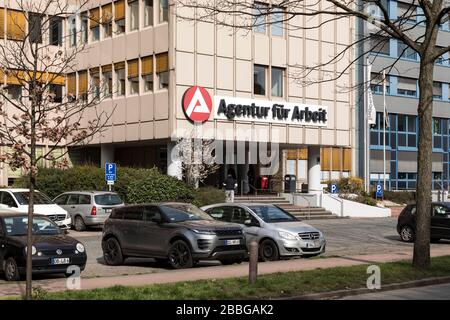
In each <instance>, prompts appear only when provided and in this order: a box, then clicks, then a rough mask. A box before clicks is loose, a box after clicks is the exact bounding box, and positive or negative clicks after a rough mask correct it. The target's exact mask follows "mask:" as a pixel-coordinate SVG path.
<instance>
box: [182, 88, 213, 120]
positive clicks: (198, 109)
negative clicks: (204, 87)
mask: <svg viewBox="0 0 450 320" xmlns="http://www.w3.org/2000/svg"><path fill="white" fill-rule="evenodd" d="M193 112H195V113H210V111H209V108H208V106H207V104H206V101H205V98H203V95H202V93H201V92H200V88H197V89H196V90H195V93H194V96H193V97H192V99H191V102H190V103H189V106H188V107H187V109H186V114H187V115H188V117H190V116H191V114H192V113H193Z"/></svg>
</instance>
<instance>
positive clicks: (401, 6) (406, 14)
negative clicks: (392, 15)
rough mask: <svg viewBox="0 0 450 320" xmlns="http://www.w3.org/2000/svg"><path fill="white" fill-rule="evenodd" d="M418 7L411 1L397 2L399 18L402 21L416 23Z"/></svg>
mask: <svg viewBox="0 0 450 320" xmlns="http://www.w3.org/2000/svg"><path fill="white" fill-rule="evenodd" d="M416 16H417V7H416V6H413V5H411V4H409V3H403V2H397V19H398V20H399V21H400V23H405V22H408V23H416Z"/></svg>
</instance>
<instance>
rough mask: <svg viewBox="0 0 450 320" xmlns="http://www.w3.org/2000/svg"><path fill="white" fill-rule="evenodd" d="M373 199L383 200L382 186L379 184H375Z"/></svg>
mask: <svg viewBox="0 0 450 320" xmlns="http://www.w3.org/2000/svg"><path fill="white" fill-rule="evenodd" d="M375 197H376V198H381V199H382V198H383V185H382V184H380V183H378V184H377V191H376V194H375Z"/></svg>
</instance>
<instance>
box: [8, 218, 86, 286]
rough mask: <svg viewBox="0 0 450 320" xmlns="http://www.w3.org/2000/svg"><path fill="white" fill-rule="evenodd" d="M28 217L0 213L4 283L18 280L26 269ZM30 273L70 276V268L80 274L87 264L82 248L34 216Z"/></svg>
mask: <svg viewBox="0 0 450 320" xmlns="http://www.w3.org/2000/svg"><path fill="white" fill-rule="evenodd" d="M27 226H28V217H27V215H26V214H23V213H11V212H2V213H0V271H3V273H4V275H5V278H6V280H8V281H16V280H19V279H20V277H21V276H22V275H24V274H25V272H26V270H25V267H26V253H27V249H26V244H27ZM33 236H34V239H33V251H32V254H33V257H32V259H33V269H32V270H33V274H42V273H56V274H58V273H61V274H66V275H69V274H71V273H72V272H70V270H68V267H69V266H78V267H79V268H80V271H83V270H84V268H85V265H86V260H87V256H86V250H85V247H84V245H83V244H82V243H81V242H79V241H78V240H75V239H74V238H71V237H69V236H67V235H66V231H65V230H61V229H60V228H59V227H58V225H56V224H55V223H54V222H53V221H51V220H50V219H48V218H47V217H46V216H43V215H35V216H34V217H33Z"/></svg>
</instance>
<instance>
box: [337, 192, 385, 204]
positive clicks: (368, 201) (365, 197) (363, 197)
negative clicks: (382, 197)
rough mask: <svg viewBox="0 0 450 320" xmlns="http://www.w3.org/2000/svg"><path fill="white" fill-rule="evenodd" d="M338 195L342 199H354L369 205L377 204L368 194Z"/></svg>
mask: <svg viewBox="0 0 450 320" xmlns="http://www.w3.org/2000/svg"><path fill="white" fill-rule="evenodd" d="M339 197H340V198H342V199H346V200H351V201H355V202H358V203H362V204H367V205H369V206H376V205H377V201H376V200H375V199H374V198H372V197H370V196H368V195H356V196H353V197H351V196H349V195H347V194H341V195H340V196H339Z"/></svg>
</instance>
